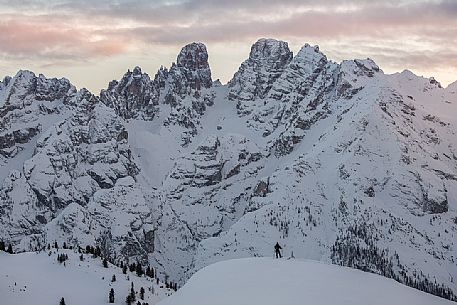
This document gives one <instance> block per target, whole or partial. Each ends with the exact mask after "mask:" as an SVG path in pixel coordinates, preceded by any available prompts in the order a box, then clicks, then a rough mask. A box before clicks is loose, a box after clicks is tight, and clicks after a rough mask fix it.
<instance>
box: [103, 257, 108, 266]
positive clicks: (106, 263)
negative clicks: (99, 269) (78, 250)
mask: <svg viewBox="0 0 457 305" xmlns="http://www.w3.org/2000/svg"><path fill="white" fill-rule="evenodd" d="M103 267H105V268H108V261H107V260H106V258H104V259H103Z"/></svg>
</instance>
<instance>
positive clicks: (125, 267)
mask: <svg viewBox="0 0 457 305" xmlns="http://www.w3.org/2000/svg"><path fill="white" fill-rule="evenodd" d="M122 273H124V274H127V266H126V265H124V267H123V268H122Z"/></svg>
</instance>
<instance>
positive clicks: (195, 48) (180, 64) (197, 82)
mask: <svg viewBox="0 0 457 305" xmlns="http://www.w3.org/2000/svg"><path fill="white" fill-rule="evenodd" d="M176 62H177V63H176V64H175V63H173V64H172V66H171V68H170V69H166V68H163V67H161V68H160V69H159V71H158V72H157V73H156V75H155V76H154V79H153V80H151V79H150V78H149V76H148V75H147V74H145V73H142V72H141V69H140V68H139V67H136V68H135V69H134V70H133V72H130V71H128V72H127V73H126V74H125V75H124V77H123V78H122V80H121V81H119V82H118V81H112V82H111V83H110V84H109V87H108V89H107V90H102V92H101V94H100V99H101V101H102V102H103V103H104V104H106V105H107V106H108V107H111V108H113V109H115V111H116V113H117V114H118V115H120V116H121V117H123V118H125V119H131V118H135V119H145V120H153V119H154V118H155V116H156V115H157V114H158V113H159V112H168V109H166V108H170V109H169V110H170V111H169V115H168V117H166V118H163V120H162V121H163V124H165V125H167V126H168V125H178V126H180V127H182V128H184V129H185V130H184V132H183V133H182V137H181V138H182V142H181V144H182V145H183V146H185V145H187V144H189V143H190V142H191V141H192V137H194V136H195V135H196V134H197V127H198V125H199V123H200V121H199V118H200V116H202V115H203V113H204V112H205V111H206V108H207V107H208V106H211V105H212V104H213V100H214V92H213V91H212V90H211V87H212V79H211V70H210V67H209V64H208V52H207V50H206V47H205V45H204V44H202V43H191V44H188V45H186V46H184V47H183V48H182V49H181V52H180V53H179V54H178V57H177V61H176ZM165 105H168V107H167V106H165Z"/></svg>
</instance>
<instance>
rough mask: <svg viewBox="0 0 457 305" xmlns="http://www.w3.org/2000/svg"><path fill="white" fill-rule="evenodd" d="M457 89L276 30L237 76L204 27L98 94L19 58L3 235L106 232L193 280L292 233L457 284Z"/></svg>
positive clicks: (290, 247)
mask: <svg viewBox="0 0 457 305" xmlns="http://www.w3.org/2000/svg"><path fill="white" fill-rule="evenodd" d="M453 88H455V86H453V85H450V86H448V87H447V88H442V87H441V85H440V84H439V83H438V82H437V81H436V80H434V79H433V78H431V79H427V78H422V77H419V76H416V75H414V74H413V73H412V72H410V71H407V70H405V71H404V72H402V73H397V74H392V75H388V74H384V73H383V71H382V70H381V69H380V68H379V67H378V66H377V65H376V64H375V63H374V62H373V61H372V60H370V59H364V60H346V61H343V62H341V63H335V62H332V61H331V60H329V59H328V58H327V57H326V56H325V55H324V54H323V53H322V52H321V51H320V50H319V48H318V47H317V46H310V45H308V44H306V45H304V46H303V48H302V49H301V50H300V51H299V52H298V53H297V54H296V55H295V56H293V54H292V52H291V51H290V50H289V48H288V45H287V43H286V42H283V41H277V40H274V39H261V40H259V41H257V42H256V43H255V44H254V45H253V46H252V48H251V52H250V55H249V58H248V59H246V60H245V61H244V62H243V63H242V64H241V66H240V68H239V70H238V71H237V72H236V73H235V75H234V77H233V79H232V80H231V81H230V82H229V83H228V84H227V85H221V84H220V83H219V82H218V81H214V82H213V81H212V77H211V70H210V66H209V64H208V54H207V50H206V47H205V46H204V45H203V44H201V43H192V44H189V45H187V46H185V47H183V49H182V50H181V52H180V53H179V54H178V56H177V60H176V63H173V64H172V65H171V67H170V68H163V67H162V68H160V70H159V71H158V72H157V73H156V74H155V76H154V78H150V77H149V76H148V74H146V73H144V72H143V71H142V70H141V69H140V68H139V67H135V68H134V69H133V71H128V72H127V73H126V74H125V75H124V76H123V77H122V79H121V80H119V81H112V82H110V84H109V85H108V88H107V89H106V90H102V92H101V93H100V96H99V97H98V96H95V95H93V94H92V93H90V92H88V91H87V90H85V89H81V90H79V91H77V90H76V89H75V87H74V86H72V85H71V84H70V83H69V82H68V81H67V80H65V79H62V80H56V79H46V78H45V77H44V76H41V75H40V76H39V77H36V76H35V75H34V74H33V73H31V72H26V71H20V72H19V73H18V74H17V75H16V76H15V77H13V78H8V77H6V78H5V79H4V80H3V81H2V82H1V83H0V158H1V159H0V173H1V174H0V178H1V179H2V183H1V187H0V219H1V222H0V238H1V239H3V240H5V241H6V242H7V243H12V244H13V245H14V249H15V250H17V251H22V250H34V249H36V248H38V249H40V248H43V247H45V246H46V245H47V244H48V243H52V242H53V241H55V240H56V241H58V242H59V243H61V242H64V241H65V242H67V243H68V244H71V245H75V246H76V245H80V246H82V247H85V246H86V245H94V244H98V245H100V247H101V248H102V251H103V253H104V255H106V256H108V257H111V258H114V257H116V258H119V257H122V258H124V259H134V260H138V261H141V262H143V263H149V264H151V265H152V266H153V267H154V268H156V269H157V270H159V272H160V273H161V276H162V277H163V278H165V275H166V276H167V277H169V278H170V279H171V280H172V281H175V282H179V283H180V284H183V283H184V282H185V281H186V280H187V279H189V278H190V277H191V276H192V274H194V273H195V272H197V271H198V270H199V269H201V268H203V267H205V266H207V265H209V264H211V263H213V262H217V261H221V260H226V259H230V258H241V257H253V256H270V255H272V251H273V245H274V244H275V243H276V241H279V242H280V243H281V245H283V246H284V251H285V253H286V255H288V256H289V255H291V254H292V253H293V254H294V256H295V257H297V258H305V259H313V260H319V261H324V262H333V263H334V264H340V265H344V266H348V267H353V268H356V269H362V270H364V271H370V272H373V273H378V274H381V275H384V276H386V277H390V278H393V279H395V280H397V281H398V282H401V283H404V284H407V285H408V286H412V287H416V288H418V289H420V290H423V291H426V292H430V293H433V294H436V295H439V296H442V297H446V298H450V299H454V300H455V299H456V297H455V295H456V294H457V284H456V280H455V278H456V276H457V264H456V259H457V256H456V247H457V244H456V240H457V239H456V237H457V191H455V190H456V189H457V188H456V186H457V137H456V134H455V133H456V131H457V119H456V116H455V113H456V111H457V108H456V107H457V94H456V93H455V92H454V91H455V90H454V89H453Z"/></svg>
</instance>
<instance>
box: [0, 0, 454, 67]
mask: <svg viewBox="0 0 457 305" xmlns="http://www.w3.org/2000/svg"><path fill="white" fill-rule="evenodd" d="M0 12H3V13H0V20H1V21H0V33H1V35H0V55H1V56H2V58H3V59H4V60H14V59H16V60H17V59H20V58H25V57H27V58H36V59H43V60H44V61H49V62H53V63H54V62H59V61H64V62H67V61H74V62H81V61H94V60H96V59H99V58H107V57H113V56H122V55H126V54H132V52H141V51H142V50H144V49H148V48H157V47H170V46H173V47H176V46H180V45H183V44H185V43H187V42H190V41H203V42H205V43H208V44H231V43H233V42H237V43H240V42H242V43H247V44H248V43H251V42H253V41H255V40H256V39H257V38H259V37H275V38H280V39H285V40H292V41H301V44H304V43H305V42H308V41H312V42H314V43H319V44H322V45H325V47H326V48H327V49H328V50H329V52H330V53H331V54H336V55H337V57H338V58H340V55H344V56H348V57H347V58H352V57H356V56H357V55H361V56H362V57H373V58H375V59H379V60H380V61H382V62H385V63H386V64H388V65H390V66H397V65H402V64H407V65H412V66H419V65H421V66H422V67H423V68H428V69H437V68H440V67H441V68H443V67H445V66H446V65H447V66H451V67H452V68H453V69H454V70H455V69H457V60H455V59H456V57H455V56H454V55H453V54H457V18H455V17H456V16H457V1H453V0H443V1H439V0H417V1H412V0H327V1H314V0H283V1H277V0H252V1H246V0H232V1H222V0H174V1H173V0H166V1H165V0H164V1H160V0H156V1H149V0H118V1H116V2H113V1H108V0H98V1H94V0H80V1H70V0H50V1H43V0H22V1H8V0H0ZM342 48H344V49H342ZM324 50H325V49H324ZM342 50H343V51H342ZM228 52H230V50H228ZM235 68H236V67H233V69H235Z"/></svg>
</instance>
